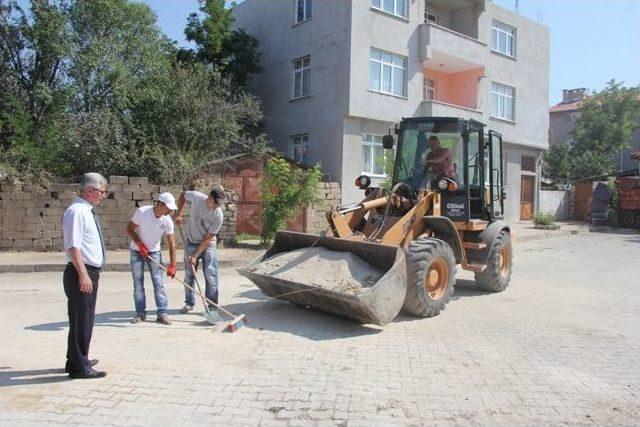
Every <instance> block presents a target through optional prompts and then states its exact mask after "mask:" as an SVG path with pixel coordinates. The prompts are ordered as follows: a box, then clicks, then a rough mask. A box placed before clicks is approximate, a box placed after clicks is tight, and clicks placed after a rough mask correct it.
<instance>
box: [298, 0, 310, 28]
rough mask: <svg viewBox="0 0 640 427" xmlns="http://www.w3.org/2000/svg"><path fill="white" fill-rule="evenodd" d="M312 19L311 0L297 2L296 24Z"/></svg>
mask: <svg viewBox="0 0 640 427" xmlns="http://www.w3.org/2000/svg"><path fill="white" fill-rule="evenodd" d="M308 19H311V0H296V23H299V22H302V21H306V20H308Z"/></svg>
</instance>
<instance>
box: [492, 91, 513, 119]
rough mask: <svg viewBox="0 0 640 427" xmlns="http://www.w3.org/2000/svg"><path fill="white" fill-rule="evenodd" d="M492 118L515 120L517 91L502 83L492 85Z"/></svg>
mask: <svg viewBox="0 0 640 427" xmlns="http://www.w3.org/2000/svg"><path fill="white" fill-rule="evenodd" d="M491 116H492V117H496V118H498V119H505V120H511V121H514V120H515V89H514V88H512V87H510V86H505V85H501V84H500V83H495V82H493V83H491Z"/></svg>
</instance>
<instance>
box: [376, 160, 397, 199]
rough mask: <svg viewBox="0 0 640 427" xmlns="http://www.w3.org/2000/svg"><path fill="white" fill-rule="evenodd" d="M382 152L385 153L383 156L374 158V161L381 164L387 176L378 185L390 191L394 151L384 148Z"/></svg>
mask: <svg viewBox="0 0 640 427" xmlns="http://www.w3.org/2000/svg"><path fill="white" fill-rule="evenodd" d="M384 152H385V155H384V156H383V157H381V158H378V159H376V162H379V164H380V165H382V169H383V170H384V174H385V175H386V176H387V177H386V178H385V179H384V181H382V182H381V183H380V186H381V187H382V188H386V189H387V190H389V191H391V189H392V188H393V169H394V167H395V154H396V153H395V151H393V150H384Z"/></svg>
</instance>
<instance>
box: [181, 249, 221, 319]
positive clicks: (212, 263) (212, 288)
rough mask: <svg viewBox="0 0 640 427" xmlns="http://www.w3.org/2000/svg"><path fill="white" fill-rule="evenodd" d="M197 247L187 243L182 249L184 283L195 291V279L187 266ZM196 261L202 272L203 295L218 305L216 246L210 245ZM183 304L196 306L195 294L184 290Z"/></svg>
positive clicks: (189, 290)
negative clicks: (203, 282)
mask: <svg viewBox="0 0 640 427" xmlns="http://www.w3.org/2000/svg"><path fill="white" fill-rule="evenodd" d="M197 247H198V245H196V244H193V243H191V242H187V244H186V246H185V248H184V272H185V275H184V281H185V283H186V284H187V285H189V286H191V287H193V288H194V289H197V287H195V286H194V285H195V278H194V277H193V272H192V271H191V267H190V266H189V258H190V257H191V255H193V254H194V253H195V251H196V248H197ZM198 261H199V265H200V267H199V268H201V269H202V271H204V281H205V292H204V294H205V295H206V296H207V298H209V299H210V300H211V301H213V302H215V303H216V304H218V250H217V249H216V245H215V244H214V245H210V246H209V247H208V248H207V250H206V251H204V252H203V253H202V254H201V255H200V256H199V257H198ZM184 302H185V304H188V305H191V306H193V305H195V304H196V299H195V293H194V292H193V291H192V290H191V289H187V288H184Z"/></svg>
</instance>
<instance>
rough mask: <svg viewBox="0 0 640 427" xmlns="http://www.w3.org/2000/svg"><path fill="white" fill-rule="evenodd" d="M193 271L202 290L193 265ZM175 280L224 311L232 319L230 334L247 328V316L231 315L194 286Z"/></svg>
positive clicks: (162, 267)
mask: <svg viewBox="0 0 640 427" xmlns="http://www.w3.org/2000/svg"><path fill="white" fill-rule="evenodd" d="M148 259H150V260H151V261H153V262H154V263H155V264H157V265H158V267H160V268H161V269H163V270H164V271H165V272H166V271H167V268H166V267H165V266H164V265H162V264H160V263H159V262H158V261H156V260H155V259H153V258H151V257H148ZM190 267H191V270H192V271H193V277H194V278H195V280H196V284H198V288H200V282H199V281H198V276H197V273H196V271H195V268H194V267H193V265H190ZM174 279H175V280H177V281H178V282H180V283H182V285H183V286H184V287H185V288H187V289H190V290H191V291H193V292H195V293H196V294H198V295H200V296H201V297H202V298H203V299H204V300H205V301H207V303H209V304H211V305H212V306H214V307H215V308H217V309H218V310H220V311H222V312H223V313H224V314H226V315H227V316H229V317H231V318H232V320H231V321H229V322H228V323H227V326H226V327H225V329H228V330H229V332H236V331H237V330H238V329H240V328H242V327H243V326H245V324H246V320H245V319H246V316H245V315H244V314H241V315H239V316H236V315H235V314H233V313H231V312H230V311H228V310H226V309H225V308H223V307H221V306H219V305H218V304H216V303H215V302H213V301H211V300H210V299H209V298H207V297H206V296H205V295H204V294H203V293H202V292H200V291H199V290H198V289H194V287H193V286H189V285H187V284H186V283H185V282H183V281H182V280H180V279H178V278H177V277H174Z"/></svg>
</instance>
